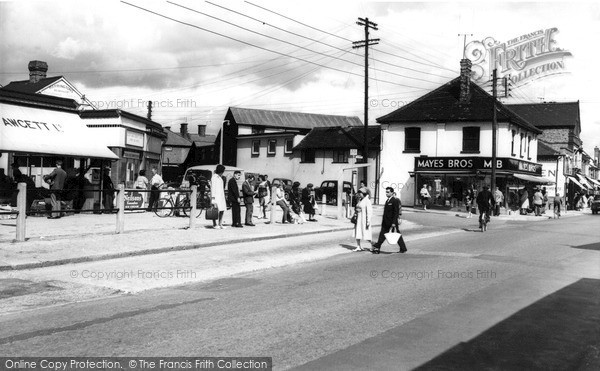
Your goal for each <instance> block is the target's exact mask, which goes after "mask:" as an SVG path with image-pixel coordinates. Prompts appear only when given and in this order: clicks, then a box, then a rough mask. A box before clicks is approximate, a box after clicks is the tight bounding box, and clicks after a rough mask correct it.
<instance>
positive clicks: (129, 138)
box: [125, 130, 144, 147]
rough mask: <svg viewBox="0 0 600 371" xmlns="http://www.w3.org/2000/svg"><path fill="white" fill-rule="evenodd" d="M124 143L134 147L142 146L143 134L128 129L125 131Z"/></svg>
mask: <svg viewBox="0 0 600 371" xmlns="http://www.w3.org/2000/svg"><path fill="white" fill-rule="evenodd" d="M125 144H128V145H130V146H136V147H144V134H141V133H137V132H135V131H129V130H128V131H127V132H126V133H125Z"/></svg>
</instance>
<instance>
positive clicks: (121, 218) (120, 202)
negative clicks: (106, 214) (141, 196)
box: [116, 184, 125, 234]
mask: <svg viewBox="0 0 600 371" xmlns="http://www.w3.org/2000/svg"><path fill="white" fill-rule="evenodd" d="M117 207H118V208H119V210H118V211H117V231H116V233H117V234H119V233H123V231H124V230H125V186H124V185H123V184H119V185H118V186H117Z"/></svg>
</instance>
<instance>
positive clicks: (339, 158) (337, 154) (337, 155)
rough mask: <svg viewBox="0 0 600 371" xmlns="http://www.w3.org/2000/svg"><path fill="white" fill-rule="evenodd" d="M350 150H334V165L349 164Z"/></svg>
mask: <svg viewBox="0 0 600 371" xmlns="http://www.w3.org/2000/svg"><path fill="white" fill-rule="evenodd" d="M348 154H349V151H348V150H345V149H343V150H334V151H333V162H334V163H348Z"/></svg>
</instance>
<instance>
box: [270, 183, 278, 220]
mask: <svg viewBox="0 0 600 371" xmlns="http://www.w3.org/2000/svg"><path fill="white" fill-rule="evenodd" d="M276 189H277V187H272V188H271V224H275V206H277V203H275V190H276Z"/></svg>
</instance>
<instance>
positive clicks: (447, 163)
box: [415, 157, 542, 175]
mask: <svg viewBox="0 0 600 371" xmlns="http://www.w3.org/2000/svg"><path fill="white" fill-rule="evenodd" d="M492 165H493V163H492V158H491V157H417V158H415V171H420V172H427V171H439V170H447V171H453V170H455V171H456V170H458V171H469V172H471V171H472V172H473V173H475V172H477V171H478V170H490V171H491V170H492ZM496 170H499V171H501V170H504V171H510V172H519V173H526V174H531V175H541V174H542V165H541V164H536V163H533V162H528V161H522V160H517V159H514V158H505V157H502V158H497V159H496Z"/></svg>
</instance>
